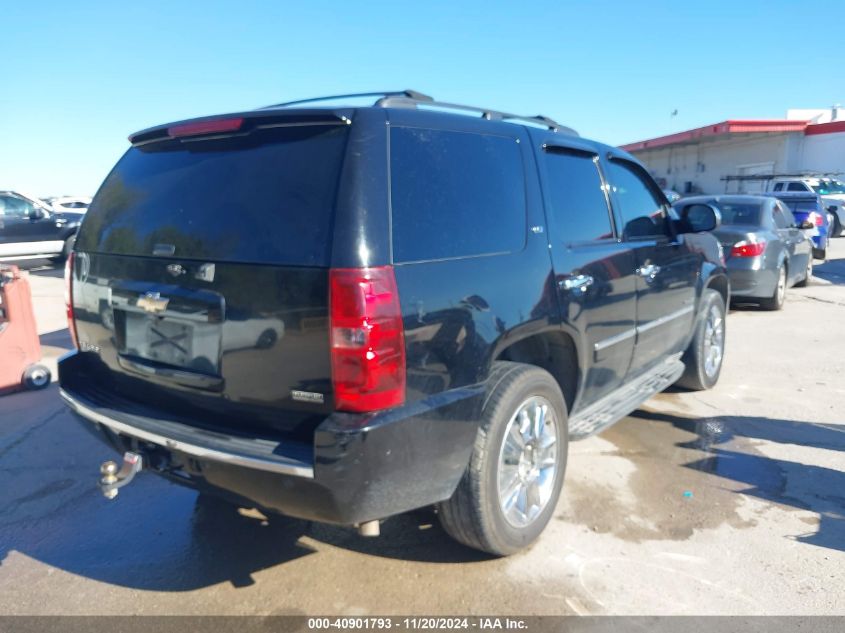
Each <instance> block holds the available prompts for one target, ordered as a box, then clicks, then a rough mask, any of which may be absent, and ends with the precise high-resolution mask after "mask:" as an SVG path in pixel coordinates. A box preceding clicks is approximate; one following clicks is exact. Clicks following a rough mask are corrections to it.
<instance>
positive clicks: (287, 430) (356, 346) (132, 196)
mask: <svg viewBox="0 0 845 633" xmlns="http://www.w3.org/2000/svg"><path fill="white" fill-rule="evenodd" d="M432 105H433V106H435V108H436V107H437V106H443V104H438V103H436V102H434V101H433V100H432V99H431V98H430V97H425V96H424V95H420V94H419V93H415V92H412V91H406V92H402V93H390V94H383V95H379V98H378V101H377V102H376V103H375V104H374V105H372V106H368V107H357V108H353V107H328V108H325V107H324V108H317V107H314V106H313V104H299V103H297V104H281V105H278V106H272V107H269V108H264V109H260V110H254V111H248V112H239V113H236V114H228V115H223V116H217V117H209V118H203V119H196V120H191V121H185V122H180V123H172V124H168V125H161V126H157V127H154V128H150V129H147V130H144V131H142V132H138V133H137V134H133V135H132V136H131V137H130V140H131V143H132V146H131V147H130V149H129V150H128V151H127V152H126V154H125V155H124V156H123V158H121V160H120V161H119V162H118V164H117V166H116V167H115V168H114V170H113V171H112V172H111V174H110V175H109V176H108V178H107V179H106V180H105V182H104V184H103V185H102V187H101V189H100V190H99V192H98V193H97V195H96V196H95V197H94V200H93V202H92V204H91V207H90V209H89V211H88V214H87V216H86V219H85V222H84V223H83V227H82V229H81V232H80V235H79V241H78V242H77V247H76V251H75V254H74V257H73V258H72V259H71V261H69V263H68V265H67V269H68V281H69V288H68V296H69V297H70V304H69V306H68V311H69V312H68V313H69V317H70V329H71V332H72V333H73V335H74V336H75V339H76V341H77V342H78V347H79V351H78V352H77V353H75V354H71V355H69V356H67V357H65V358H64V359H63V360H62V361H61V362H60V370H59V373H60V380H61V394H62V397H63V398H64V400H65V402H66V403H67V404H68V405H69V406H70V408H71V409H72V410H73V411H74V412H75V413H77V414H78V416H79V417H80V419H81V421H82V422H83V424H85V425H87V426H93V428H96V429H97V430H98V431H99V432H101V434H102V437H103V438H104V439H105V440H106V441H107V442H108V443H109V444H110V445H111V446H113V447H114V448H115V449H117V450H118V451H120V452H124V453H125V457H124V463H123V465H122V466H118V465H117V464H115V463H112V462H110V463H106V464H104V465H103V467H102V472H103V477H102V479H101V481H100V485H101V488H102V490H103V492H104V493H105V494H106V495H107V496H110V497H113V496H114V495H115V494H117V491H118V489H119V487H120V486H122V485H126V483H127V482H128V481H131V479H132V477H134V476H135V473H137V472H138V471H139V469H141V468H143V469H148V470H150V471H153V472H155V473H158V474H160V475H161V476H163V477H167V478H169V479H171V480H173V481H175V482H178V483H180V484H184V485H187V486H192V487H194V488H197V489H199V490H200V491H202V492H204V493H212V494H215V495H220V496H227V497H229V498H231V499H234V500H236V501H238V502H240V503H243V504H249V505H251V506H255V507H259V508H262V509H265V510H267V511H275V512H280V513H283V514H287V515H291V516H295V517H302V518H306V519H309V520H315V521H324V522H332V523H338V524H347V525H356V526H358V528H359V530H360V532H361V533H362V534H365V535H375V534H378V531H379V521H380V520H381V519H384V518H386V517H390V516H391V515H395V514H398V513H402V512H406V511H409V510H412V509H415V508H420V507H423V506H429V505H432V504H436V505H437V506H438V508H439V516H440V520H441V521H442V523H443V525H444V527H445V529H446V531H447V532H448V533H449V534H451V535H452V536H453V537H455V538H456V539H457V540H459V541H461V542H462V543H465V544H466V545H469V546H471V547H474V548H478V549H480V550H484V551H487V552H491V553H493V554H497V555H506V554H510V553H512V552H515V551H517V550H519V549H521V548H523V547H525V546H527V545H529V544H530V543H531V542H532V541H534V539H536V538H537V537H538V536H539V534H540V532H541V531H542V530H543V528H544V527H545V525H546V524H547V523H548V521H549V519H550V518H551V516H552V513H553V512H554V508H555V504H556V502H557V500H558V496H559V494H560V490H561V486H562V485H563V475H564V470H565V468H566V458H567V447H568V441H569V440H576V439H579V438H583V437H586V436H588V435H591V434H593V433H596V432H598V431H600V430H602V429H603V428H606V427H607V426H608V425H610V424H612V423H614V422H616V421H618V420H619V419H621V418H623V417H624V416H626V415H627V414H629V413H630V412H631V411H633V410H634V409H636V408H637V407H638V406H639V405H640V404H641V403H642V402H644V401H645V400H646V399H648V398H649V397H650V396H652V395H653V394H655V393H658V392H659V391H661V390H663V389H664V388H666V387H668V386H669V385H671V384H673V383H676V382H677V383H679V384H681V385H684V386H685V387H688V388H691V389H707V388H710V387H712V386H713V385H715V384H716V381H717V380H718V378H719V373H720V370H721V364H722V357H723V350H724V333H725V305H726V303H727V301H728V298H729V282H728V278H727V272H726V270H725V268H724V264H723V261H722V260H721V256H720V249H719V245H718V242H717V241H716V239H715V238H714V237H713V236H712V235H710V234H709V233H707V232H706V231H709V230H712V229H713V228H715V226H716V221H717V220H716V215H715V213H713V212H712V210H710V208H709V207H705V209H704V210H703V211H702V212H701V213H697V214H696V215H695V217H690V218H684V217H681V218H678V219H677V221H675V220H673V219H672V217H671V207H669V205H668V204H667V203H666V201H665V198H664V197H663V194H662V193H661V191H660V189H659V187H658V186H657V185H656V183H655V182H654V181H653V180H652V179H651V177H650V176H649V175H648V173H647V171H646V170H645V169H644V168H643V166H642V165H641V164H640V163H639V162H637V160H636V159H635V158H633V157H632V156H631V155H629V154H627V153H625V152H624V151H621V150H619V149H617V148H614V147H609V146H607V145H603V144H601V143H596V142H594V141H589V140H587V139H583V138H580V137H579V136H578V135H577V134H576V133H575V132H574V131H572V130H570V129H568V128H566V127H564V126H561V125H559V124H557V123H555V122H554V121H551V120H549V119H546V118H542V117H528V118H524V117H517V116H515V115H510V114H507V113H501V112H493V111H489V110H483V109H480V108H473V107H470V106H458V107H459V108H460V109H462V110H465V111H468V112H470V113H471V114H472V115H473V116H464V115H462V114H460V113H458V112H455V108H456V106H454V105H452V106H449V107H450V110H451V111H450V112H445V111H443V109H442V107H441V109H430V108H427V107H424V106H432ZM297 106H298V107H297ZM303 106H304V107H303ZM421 106H423V107H421ZM479 115H482V116H479ZM537 126H543V129H540V128H539V127H537ZM92 279H96V280H98V282H97V283H105V284H106V285H107V287H108V288H109V289H110V296H111V299H110V300H109V303H108V309H110V310H111V311H112V315H111V317H110V318H108V319H106V320H105V323H106V324H104V319H103V317H102V315H101V314H99V312H100V308H101V306H100V303H99V302H100V298H101V297H102V296H103V292H102V291H101V290H98V289H93V291H92V292H88V285H89V284H90V283H91V280H92ZM104 279H105V281H102V280H104ZM89 296H90V297H91V300H90V301H89V300H88V299H86V297H89ZM252 319H257V321H255V323H256V324H257V325H256V326H255V327H253V326H251V325H250V323H251V320H252ZM274 319H277V320H280V321H282V322H283V324H284V327H283V328H281V327H279V328H277V329H276V332H277V335H276V337H275V338H274V339H273V340H266V341H264V342H263V343H262V344H260V345H259V344H258V343H254V344H251V345H246V344H245V341H248V340H250V336H238V337H237V339H238V340H237V342H236V343H233V342H232V341H231V340H230V339H232V338H234V330H232V329H231V326H235V327H238V324H239V323H242V324H243V327H244V328H250V332H252V333H253V335H252V340H255V335H258V334H259V333H260V332H261V331H263V330H264V329H266V328H267V326H266V325H265V324H264V323H265V322H273V320H274ZM268 320H269V321H268ZM112 324H113V325H112ZM226 324H229V325H230V329H228V330H227V328H226Z"/></svg>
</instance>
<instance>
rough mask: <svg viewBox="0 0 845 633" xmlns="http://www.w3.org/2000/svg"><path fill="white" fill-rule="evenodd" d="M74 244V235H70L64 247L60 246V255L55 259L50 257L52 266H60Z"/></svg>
mask: <svg viewBox="0 0 845 633" xmlns="http://www.w3.org/2000/svg"><path fill="white" fill-rule="evenodd" d="M74 244H76V235H71V236H70V237H69V238H67V239H66V240H65V245H64V246H62V254H61V255H59V256H57V257H51V258H50V261H51V262H53V263H54V264H61V263H62V262H64V261H65V260H66V259H67V257H68V255H70V253H71V251H72V250H73V245H74Z"/></svg>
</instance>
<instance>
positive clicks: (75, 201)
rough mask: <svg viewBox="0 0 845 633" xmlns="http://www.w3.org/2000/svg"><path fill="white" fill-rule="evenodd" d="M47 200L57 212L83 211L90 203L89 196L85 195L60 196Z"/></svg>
mask: <svg viewBox="0 0 845 633" xmlns="http://www.w3.org/2000/svg"><path fill="white" fill-rule="evenodd" d="M48 200H49V201H50V206H51V207H52V209H53V210H54V211H56V212H58V213H85V212H86V211H87V210H88V206H89V205H90V204H91V198H89V197H85V196H62V197H59V198H48Z"/></svg>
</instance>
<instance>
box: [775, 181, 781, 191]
mask: <svg viewBox="0 0 845 633" xmlns="http://www.w3.org/2000/svg"><path fill="white" fill-rule="evenodd" d="M774 191H783V183H782V182H777V183H775V188H774Z"/></svg>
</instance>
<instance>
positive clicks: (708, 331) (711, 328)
mask: <svg viewBox="0 0 845 633" xmlns="http://www.w3.org/2000/svg"><path fill="white" fill-rule="evenodd" d="M724 350H725V319H724V317H723V316H722V312H721V310H719V307H718V306H715V305H711V306H710V309H709V310H708V311H707V320H706V321H705V322H704V373H706V374H707V376H708V377H709V378H713V376H715V375H716V372H718V371H719V366H720V365H721V364H722V355H723V354H724Z"/></svg>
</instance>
